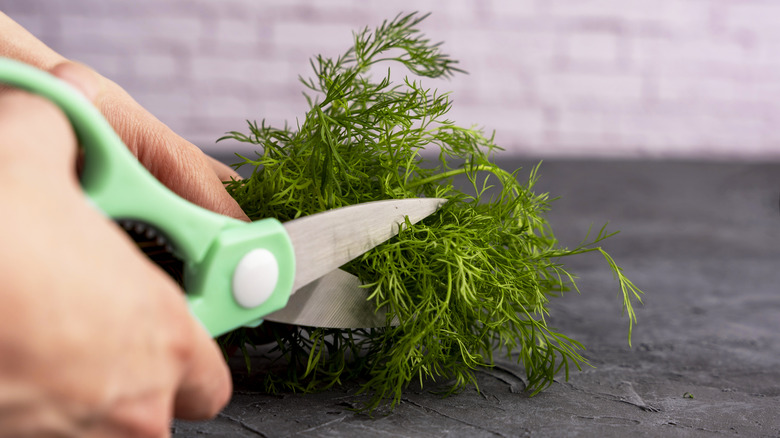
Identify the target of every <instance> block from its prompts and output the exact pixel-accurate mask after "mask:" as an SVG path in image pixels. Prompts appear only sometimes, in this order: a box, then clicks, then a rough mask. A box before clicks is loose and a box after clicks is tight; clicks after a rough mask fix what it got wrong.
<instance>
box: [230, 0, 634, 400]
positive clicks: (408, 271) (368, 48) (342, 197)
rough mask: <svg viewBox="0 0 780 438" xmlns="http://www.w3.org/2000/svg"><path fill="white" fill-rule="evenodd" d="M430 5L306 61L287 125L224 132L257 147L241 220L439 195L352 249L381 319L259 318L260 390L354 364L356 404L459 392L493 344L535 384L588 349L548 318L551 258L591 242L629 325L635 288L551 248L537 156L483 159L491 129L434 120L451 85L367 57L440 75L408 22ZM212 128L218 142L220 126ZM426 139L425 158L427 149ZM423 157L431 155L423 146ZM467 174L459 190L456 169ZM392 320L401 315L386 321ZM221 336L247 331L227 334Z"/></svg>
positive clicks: (337, 373)
mask: <svg viewBox="0 0 780 438" xmlns="http://www.w3.org/2000/svg"><path fill="white" fill-rule="evenodd" d="M426 16H427V15H418V14H416V13H412V14H408V15H399V16H397V17H396V18H395V19H393V20H389V21H385V22H384V23H383V24H382V25H381V26H379V27H378V28H376V29H375V30H373V31H371V30H369V29H368V28H366V29H364V30H362V31H360V32H356V33H354V34H353V36H354V44H353V46H352V47H350V48H349V49H348V50H347V51H346V52H345V53H344V54H343V55H341V56H339V57H337V58H335V59H332V58H327V57H323V56H317V57H316V58H314V59H312V61H311V66H312V68H313V70H314V77H313V78H312V79H303V78H301V82H302V83H303V85H304V86H305V87H306V90H307V91H306V93H305V96H306V99H307V101H308V104H309V110H308V112H307V113H306V117H305V118H304V120H303V122H302V123H299V124H298V125H297V126H295V127H294V128H293V127H291V126H284V127H282V128H275V127H272V126H268V125H266V124H265V122H261V123H260V124H258V123H257V122H249V126H248V132H246V133H242V132H238V131H232V132H229V133H227V135H225V136H224V137H222V139H226V138H230V139H235V140H239V141H242V142H248V143H251V144H253V145H256V146H257V147H258V149H259V150H260V151H258V152H257V154H256V155H257V156H256V157H245V156H240V155H239V157H240V159H241V162H240V163H238V164H237V165H236V166H237V167H240V166H245V165H246V166H251V167H252V175H251V177H249V178H247V179H244V180H239V181H231V182H229V183H227V188H228V191H229V192H230V194H231V195H232V196H233V197H234V198H235V199H236V200H237V201H238V202H239V204H240V205H241V206H242V208H243V209H244V211H245V212H246V213H247V214H248V215H249V217H250V218H252V219H253V220H256V219H262V218H266V217H275V218H278V219H280V220H282V221H286V220H290V219H294V218H296V217H299V216H304V215H310V214H313V213H317V212H320V211H323V210H328V209H332V208H338V207H341V206H345V205H351V204H357V203H361V202H368V201H376V200H381V199H401V198H412V197H420V196H426V197H442V198H447V199H448V202H447V204H445V205H444V206H443V207H442V208H441V209H440V210H439V211H438V212H436V213H435V214H433V215H432V216H430V217H428V218H426V219H425V220H423V221H422V222H420V223H418V224H414V225H412V224H407V225H408V226H407V227H406V228H405V229H404V230H403V231H401V233H400V234H399V235H398V236H397V237H395V238H393V239H392V240H390V241H388V242H386V243H384V244H382V245H380V246H378V247H377V248H375V249H374V250H372V251H370V252H368V253H367V254H365V255H363V256H362V257H360V258H359V259H357V260H355V261H353V262H351V263H349V264H348V265H347V266H345V267H344V269H345V270H347V271H349V272H351V273H353V274H355V275H357V276H358V277H359V278H360V279H361V280H362V281H363V282H364V283H365V284H366V287H368V288H369V289H370V290H371V298H370V299H371V300H373V301H374V302H375V303H376V305H377V307H378V308H379V307H385V308H386V309H387V316H388V324H387V326H386V327H384V328H379V329H353V330H334V329H321V328H313V327H296V328H293V329H289V327H281V326H278V327H277V326H274V325H272V324H268V326H269V328H270V329H271V332H272V338H273V340H274V341H275V342H276V343H277V346H276V350H277V351H278V353H279V357H280V358H283V359H284V360H286V361H287V363H288V364H289V365H288V366H286V367H285V368H284V372H282V373H281V374H279V373H277V374H269V375H268V376H267V378H266V386H267V388H268V389H269V390H272V391H273V390H279V389H281V388H285V389H292V390H303V391H312V390H318V389H323V388H328V387H331V386H333V385H338V384H339V383H340V382H341V381H343V380H345V379H348V378H352V377H354V376H358V375H360V376H363V377H364V379H365V380H364V382H365V383H364V385H363V391H365V392H366V393H368V394H370V399H369V401H368V402H367V404H366V405H365V408H366V409H369V410H373V409H375V408H377V407H378V406H380V404H381V403H383V402H386V401H389V402H390V403H391V406H395V404H397V403H398V402H399V401H400V400H401V395H402V391H403V390H404V388H406V387H407V386H408V385H409V384H410V382H412V381H419V382H420V383H422V384H424V383H425V382H429V381H430V380H431V379H432V380H445V381H447V382H450V391H449V392H457V391H459V390H462V389H463V388H465V387H466V386H468V385H470V384H474V385H476V379H475V374H474V371H475V370H476V369H477V368H478V367H483V366H487V367H489V366H491V365H492V364H493V355H494V354H504V355H508V356H516V357H517V359H518V362H520V363H521V365H522V366H523V367H524V368H525V372H526V376H527V388H528V390H529V391H530V392H531V393H533V394H535V393H538V392H539V391H541V390H543V389H544V388H546V387H547V386H549V385H550V384H551V383H552V381H553V378H554V376H555V375H556V374H557V373H558V372H560V371H563V372H564V373H565V375H566V377H567V378H568V374H569V370H570V369H571V368H572V367H576V368H577V369H580V368H581V365H582V364H583V363H587V362H586V360H585V359H584V358H583V357H582V356H581V355H580V353H579V351H580V350H581V349H582V348H583V347H582V345H581V344H580V343H579V342H577V341H575V340H573V339H571V338H569V337H568V336H566V335H564V334H562V333H558V332H557V331H556V330H554V329H553V328H551V327H549V326H548V325H547V323H546V321H545V317H546V315H547V314H548V304H549V302H550V299H551V298H552V297H555V296H560V295H561V294H562V293H563V292H564V291H566V290H570V289H576V284H575V283H574V276H573V275H571V274H570V273H569V272H567V271H566V270H565V269H564V267H563V266H562V265H561V264H560V263H559V261H560V260H561V258H563V257H568V256H573V255H577V254H582V253H586V252H594V251H595V252H600V253H601V254H603V256H604V257H605V258H606V260H607V262H608V265H609V267H610V268H611V269H612V270H613V271H614V273H615V276H616V279H617V282H618V284H619V286H620V290H621V296H620V299H621V300H622V301H623V306H624V310H625V311H626V312H627V313H628V319H629V342H630V338H631V327H632V326H633V324H634V322H635V319H636V317H635V314H634V311H633V308H632V300H637V301H641V299H640V294H641V291H640V290H639V289H637V288H636V287H635V286H634V285H633V284H632V283H631V281H630V280H629V279H628V278H626V277H625V275H624V274H623V272H622V270H621V269H620V268H619V267H618V266H617V265H616V264H615V262H614V261H613V260H612V258H611V257H610V256H609V255H608V254H607V253H606V252H604V250H603V249H601V247H600V246H598V244H599V243H600V242H601V241H602V240H604V239H606V238H608V237H610V236H611V235H612V234H609V233H607V232H606V230H605V229H601V230H600V231H599V233H598V234H597V235H596V236H595V238H593V239H592V240H590V241H589V242H587V243H583V244H582V245H580V246H578V247H576V248H574V249H567V248H562V247H560V245H559V243H558V242H557V241H556V239H555V237H554V235H553V233H552V230H551V228H550V226H549V224H548V222H547V220H546V219H545V213H546V212H547V210H548V208H549V198H548V195H547V194H536V193H535V192H534V191H533V190H534V184H535V182H536V180H537V172H536V170H537V169H536V168H534V169H531V170H530V173H529V175H528V176H527V178H526V180H525V182H521V181H520V179H521V175H520V171H519V170H517V171H514V172H508V171H506V170H503V169H501V168H500V167H498V166H497V165H496V164H495V163H494V162H493V161H492V160H493V158H492V157H493V154H494V152H495V151H496V150H500V148H499V147H498V146H497V145H495V144H494V140H493V138H492V137H491V136H487V135H485V134H484V132H483V131H481V130H480V129H476V128H463V127H460V126H457V125H456V124H455V123H454V122H452V121H450V120H448V119H447V118H446V114H447V112H448V111H449V109H450V107H451V101H450V99H449V95H448V94H446V93H439V92H437V91H436V90H431V89H429V88H426V87H424V86H423V84H422V82H421V81H420V80H417V79H410V78H409V77H407V78H406V79H405V80H404V81H403V83H402V84H393V83H392V82H391V79H390V70H389V68H388V69H387V70H386V74H384V75H379V76H380V78H379V79H378V80H375V79H374V78H373V77H374V75H376V71H377V68H376V67H377V66H378V65H380V64H382V65H384V64H401V65H402V66H404V67H405V68H406V69H408V71H409V72H410V73H411V75H413V76H418V77H420V76H422V77H429V78H437V77H447V76H450V75H453V74H455V73H458V72H460V70H459V69H458V68H457V67H456V65H457V63H456V61H454V60H452V59H450V58H449V57H448V56H447V55H445V54H443V53H442V52H441V50H440V45H439V44H433V43H431V42H430V41H429V40H427V39H426V38H425V37H424V36H423V35H422V34H421V33H420V31H419V29H418V25H419V24H420V22H421V21H422V20H424V19H425V18H426ZM222 139H220V140H222ZM434 149H438V160H436V159H434V160H426V159H424V157H423V155H424V154H422V151H423V150H425V151H426V154H430V152H431V151H432V150H434ZM434 156H435V155H434ZM456 177H458V178H461V179H463V180H466V181H468V184H467V187H466V188H464V190H465V191H464V190H461V189H460V188H458V187H456V185H457V186H460V185H459V184H455V182H454V181H455V178H456ZM394 318H397V320H398V321H399V322H400V323H399V324H398V325H391V324H390V321H391V320H393V319H394ZM228 338H229V339H230V342H234V343H238V344H241V345H243V343H244V342H247V341H248V340H250V338H251V336H250V335H249V334H246V333H244V332H234V333H232V334H230V336H229V337H228Z"/></svg>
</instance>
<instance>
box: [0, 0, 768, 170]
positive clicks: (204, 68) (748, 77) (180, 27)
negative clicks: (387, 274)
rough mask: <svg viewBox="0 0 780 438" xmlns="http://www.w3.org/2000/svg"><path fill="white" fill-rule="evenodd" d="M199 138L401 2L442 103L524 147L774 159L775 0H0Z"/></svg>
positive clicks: (291, 109)
mask: <svg viewBox="0 0 780 438" xmlns="http://www.w3.org/2000/svg"><path fill="white" fill-rule="evenodd" d="M0 6H1V9H2V11H3V12H5V13H6V14H8V15H9V16H10V17H11V18H13V19H15V20H16V21H17V22H19V23H20V24H22V25H23V26H25V27H26V28H27V29H28V30H30V31H31V32H32V33H33V34H34V35H36V36H37V37H38V38H40V39H41V40H43V41H44V42H46V43H47V44H48V45H50V46H51V47H52V48H54V49H55V50H57V51H59V52H60V53H61V54H63V55H65V56H66V57H69V58H72V59H75V60H79V61H82V62H84V63H86V64H89V65H91V66H92V67H94V68H95V69H96V70H98V71H100V72H101V73H102V74H104V75H105V76H107V77H109V78H111V79H113V80H114V81H116V82H118V83H119V84H120V85H122V86H123V87H124V88H125V89H126V90H127V91H128V92H129V93H130V94H131V95H133V96H134V97H135V98H136V99H137V100H138V101H139V102H140V103H141V104H142V105H144V106H145V107H146V108H147V109H148V110H149V111H151V112H152V113H153V114H155V115H156V116H157V117H159V118H160V119H161V120H162V121H163V122H165V123H166V124H168V125H169V126H170V127H171V128H173V129H174V130H175V131H177V132H178V133H179V134H181V135H182V136H184V137H185V138H187V139H188V140H190V141H192V142H194V143H195V144H197V145H199V146H201V147H202V148H204V149H205V150H206V151H207V152H212V153H219V154H223V153H225V152H226V151H231V152H232V151H243V150H246V147H245V146H242V145H239V144H235V143H228V142H221V143H219V144H215V140H216V139H217V138H219V137H220V136H221V135H222V134H223V133H224V132H226V131H231V130H240V131H245V126H246V123H245V120H247V119H249V120H261V119H266V120H267V121H268V122H269V123H271V124H274V125H281V124H283V123H284V122H285V121H288V122H290V123H291V124H294V123H295V120H296V118H301V119H302V118H303V116H304V114H305V111H306V108H307V107H306V102H305V100H304V99H303V97H302V95H301V92H302V90H303V88H302V86H301V85H300V84H299V82H298V79H297V78H298V76H299V75H303V76H306V77H308V76H309V75H310V73H311V70H310V66H309V58H310V57H312V56H314V55H317V54H323V55H325V56H337V55H338V54H340V53H341V52H343V51H344V50H345V49H346V48H347V47H348V46H349V45H350V44H351V38H352V31H353V30H359V29H362V28H363V27H366V26H368V27H371V28H373V27H375V26H376V25H379V24H380V23H381V22H382V21H383V20H385V19H391V18H393V17H395V16H396V15H397V14H398V13H400V12H411V11H420V12H431V13H432V14H431V16H430V17H429V18H428V19H427V20H426V21H425V22H423V24H422V30H423V32H424V33H425V34H426V35H427V36H428V37H429V38H430V39H431V40H434V41H443V42H444V46H443V47H444V51H445V52H446V53H449V54H451V55H452V56H453V57H454V58H455V59H457V60H459V61H460V67H461V68H463V69H464V70H467V71H468V74H467V75H459V76H457V77H455V78H453V79H450V80H436V81H434V80H427V81H425V82H424V83H425V84H426V85H428V86H430V87H431V88H438V89H439V90H440V91H451V92H452V99H453V101H454V107H453V110H452V113H451V116H452V119H454V120H455V121H457V122H458V123H459V124H461V125H465V126H470V125H477V126H480V127H483V128H484V129H485V130H486V131H493V130H495V132H496V141H497V143H498V144H499V145H500V146H502V147H503V148H505V149H506V151H505V152H503V154H511V155H513V156H528V157H541V158H547V157H578V158H581V157H599V158H604V157H612V158H626V157H629V158H674V159H711V160H741V161H748V160H773V161H777V160H780V129H777V127H778V126H780V99H778V97H779V96H780V26H778V21H777V18H778V17H780V2H778V1H776V0H654V1H648V0H505V1H498V0H495V1H481V0H450V1H445V0H440V1H433V0H415V1H409V0H402V1H388V0H371V1H358V0H331V1H321V2H315V1H311V0H273V1H270V0H269V1H258V0H226V1H213V0H170V1H158V0H132V1H131V0H126V1H119V0H117V1H104V0H61V1H60V0H0Z"/></svg>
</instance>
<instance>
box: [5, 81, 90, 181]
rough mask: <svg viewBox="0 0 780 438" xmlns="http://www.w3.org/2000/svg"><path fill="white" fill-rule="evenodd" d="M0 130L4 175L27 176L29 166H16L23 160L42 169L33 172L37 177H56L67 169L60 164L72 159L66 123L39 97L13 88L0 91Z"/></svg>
mask: <svg viewBox="0 0 780 438" xmlns="http://www.w3.org/2000/svg"><path fill="white" fill-rule="evenodd" d="M0 132H2V136H1V137H0V169H2V172H0V173H2V174H4V175H5V176H8V177H11V178H17V179H20V180H21V179H31V177H33V175H32V174H29V173H28V174H25V172H26V171H27V169H28V168H29V166H20V165H18V163H19V162H20V161H19V160H23V162H26V163H29V162H35V163H36V166H37V167H38V169H39V170H43V172H39V174H38V175H37V176H39V177H41V178H46V179H48V178H55V177H56V178H60V177H62V175H63V173H64V172H67V171H68V170H69V169H68V168H67V166H64V165H63V163H68V162H72V160H74V159H75V151H76V147H75V146H76V137H75V135H74V133H73V130H72V129H71V126H70V122H68V119H67V118H66V117H65V115H64V114H63V113H62V111H60V110H59V108H57V107H56V106H55V105H54V104H53V103H51V102H49V101H48V100H47V99H45V98H43V97H40V96H36V95H33V94H30V93H27V92H24V91H21V90H16V89H11V90H7V91H4V92H2V93H0ZM41 145H45V146H46V147H41ZM17 173H19V174H18V175H17Z"/></svg>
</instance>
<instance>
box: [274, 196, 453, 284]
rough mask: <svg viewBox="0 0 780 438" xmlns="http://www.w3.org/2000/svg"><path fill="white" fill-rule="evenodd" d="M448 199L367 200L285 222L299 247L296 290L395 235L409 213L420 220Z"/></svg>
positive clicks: (414, 220)
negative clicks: (362, 202)
mask: <svg viewBox="0 0 780 438" xmlns="http://www.w3.org/2000/svg"><path fill="white" fill-rule="evenodd" d="M445 202H447V201H446V199H439V198H412V199H396V200H388V201H376V202H367V203H364V204H356V205H350V206H348V207H343V208H337V209H335V210H328V211H325V212H322V213H318V214H314V215H311V216H306V217H302V218H300V219H295V220H292V221H289V222H285V223H284V227H285V229H286V230H287V233H288V234H289V235H290V240H291V241H292V245H293V249H294V251H295V265H296V266H295V281H294V284H293V291H292V293H293V294H294V293H295V292H296V291H297V290H298V289H300V288H301V287H302V286H304V285H306V284H308V283H311V282H312V281H314V280H316V279H318V278H320V277H322V276H323V275H325V274H327V273H328V272H331V271H333V270H334V269H336V268H338V267H339V266H341V265H343V264H345V263H347V262H348V261H350V260H352V259H354V258H356V257H358V256H360V255H362V254H363V253H365V252H366V251H368V250H370V249H371V248H374V247H375V246H377V245H379V244H380V243H382V242H385V241H386V240H388V239H390V238H391V237H393V236H395V235H396V234H398V232H399V230H400V227H401V226H402V225H403V223H404V220H405V218H406V217H409V221H410V222H411V223H416V222H419V221H421V220H422V219H423V218H425V217H426V216H428V215H430V214H431V213H433V212H435V211H436V210H438V208H439V207H440V206H442V205H443V204H444V203H445Z"/></svg>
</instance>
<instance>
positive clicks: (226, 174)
mask: <svg viewBox="0 0 780 438" xmlns="http://www.w3.org/2000/svg"><path fill="white" fill-rule="evenodd" d="M207 158H208V159H209V161H210V163H211V169H212V170H214V173H216V174H217V177H218V178H219V179H220V181H230V180H232V179H235V180H238V179H242V178H241V175H239V174H238V172H236V171H235V170H233V168H232V167H230V166H228V165H226V164H225V163H222V162H221V161H217V160H216V159H215V158H213V157H208V156H207Z"/></svg>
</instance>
